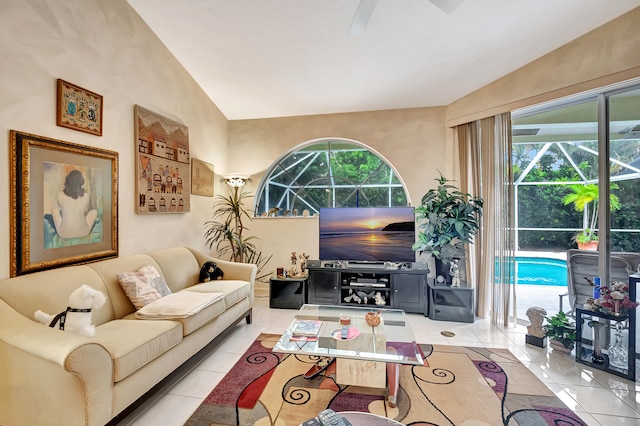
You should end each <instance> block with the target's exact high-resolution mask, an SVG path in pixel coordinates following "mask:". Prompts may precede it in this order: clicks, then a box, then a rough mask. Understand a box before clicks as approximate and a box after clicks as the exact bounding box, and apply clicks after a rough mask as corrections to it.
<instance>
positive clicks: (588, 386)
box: [119, 298, 640, 426]
mask: <svg viewBox="0 0 640 426" xmlns="http://www.w3.org/2000/svg"><path fill="white" fill-rule="evenodd" d="M268 305H269V302H268V299H267V298H257V299H256V304H255V306H254V309H253V323H252V324H251V325H247V324H246V323H245V322H244V321H243V322H241V323H240V324H239V325H238V326H236V331H235V332H234V333H233V334H231V335H230V336H229V337H228V338H227V339H226V340H225V341H224V342H223V343H222V344H221V345H220V346H219V347H218V348H217V349H216V350H215V351H214V352H212V353H211V355H209V356H208V357H207V358H206V359H205V360H204V361H203V362H202V363H200V364H199V365H198V366H197V367H196V368H195V369H194V370H193V371H192V372H191V373H189V374H188V375H187V376H186V377H185V378H184V379H182V380H181V381H180V382H178V383H177V384H176V385H174V386H173V387H172V388H170V389H168V390H167V391H166V392H163V393H162V395H160V396H159V398H158V399H157V400H156V401H155V402H154V403H153V404H151V405H149V406H148V407H145V406H144V405H143V406H142V407H140V409H138V410H136V411H135V412H133V413H131V415H129V416H128V417H127V418H126V419H124V420H123V421H122V422H120V423H119V425H134V426H146V425H160V424H161V425H182V424H184V422H185V421H186V420H187V419H188V418H189V417H190V416H191V414H192V413H193V412H194V411H195V409H196V408H197V407H198V406H199V405H200V403H201V402H202V400H203V399H204V398H205V397H206V396H207V395H208V394H209V392H210V391H211V390H212V389H213V388H214V387H215V386H216V384H217V383H218V382H219V381H220V379H222V377H223V376H224V375H225V373H226V372H227V371H228V370H229V369H230V368H231V367H232V366H233V364H234V363H235V362H236V361H237V360H238V359H239V358H240V356H241V355H242V354H243V353H244V351H245V350H246V349H247V348H248V347H249V345H250V344H251V342H253V341H254V340H255V338H256V337H257V336H258V335H259V334H260V333H278V334H280V333H282V332H283V331H284V329H285V328H286V327H287V325H288V324H289V323H290V322H291V319H292V318H293V315H294V314H295V312H296V311H295V310H289V309H269V307H268ZM408 317H409V321H410V324H411V327H412V328H413V332H414V334H415V336H416V339H417V341H418V342H420V343H434V344H438V343H440V344H448V345H467V346H485V347H502V348H507V349H509V350H510V351H511V352H512V353H513V354H514V355H516V357H517V358H518V359H519V360H520V361H521V362H522V363H523V364H524V365H526V366H527V367H528V368H529V369H530V370H531V371H532V372H533V373H534V374H535V375H536V376H537V377H538V378H539V379H540V380H541V381H542V382H543V383H545V384H546V385H547V386H548V387H549V388H550V389H551V390H552V391H553V392H554V393H555V394H556V395H558V397H559V398H560V399H562V401H563V402H564V403H565V404H566V405H567V406H568V407H569V408H571V409H572V410H574V411H575V412H576V413H577V414H578V415H579V416H580V417H581V418H582V419H583V420H584V421H585V423H587V424H588V425H590V426H609V425H616V426H624V425H640V382H635V383H634V382H631V381H629V380H624V379H622V378H619V377H617V376H614V375H612V374H608V373H605V372H602V371H599V370H594V369H591V368H589V367H587V366H586V365H583V364H579V363H576V362H575V360H574V358H573V356H567V355H560V354H557V353H553V352H552V351H551V349H550V348H544V349H542V348H537V347H535V346H531V345H527V344H525V333H526V327H524V326H517V327H515V328H505V329H500V328H498V327H495V326H492V325H491V324H490V322H489V320H478V319H476V321H475V322H474V323H473V324H467V323H454V322H444V321H431V320H429V319H428V318H425V317H424V316H423V315H420V314H408ZM444 330H448V331H453V332H454V333H455V336H454V337H451V338H447V337H444V336H442V335H441V334H440V332H441V331H444Z"/></svg>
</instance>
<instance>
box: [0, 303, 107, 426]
mask: <svg viewBox="0 0 640 426" xmlns="http://www.w3.org/2000/svg"><path fill="white" fill-rule="evenodd" d="M0 365H4V366H10V368H6V369H3V373H2V376H3V380H1V381H0V394H1V395H3V397H2V398H0V413H1V414H0V424H16V425H20V424H46V423H52V422H53V423H56V422H57V420H60V422H61V423H65V424H96V425H100V424H104V423H106V422H107V421H109V419H111V417H112V412H111V411H112V403H111V400H112V398H111V388H112V386H113V371H112V362H111V356H110V355H109V353H108V352H107V350H106V349H105V348H104V347H102V346H101V345H99V344H97V343H93V342H92V341H91V339H89V338H87V337H85V336H81V335H77V334H73V333H68V332H64V331H60V330H55V329H52V328H49V327H47V326H44V325H42V324H38V323H37V322H35V321H32V320H30V319H29V318H26V317H25V316H23V315H21V314H20V313H18V312H16V311H15V310H14V309H13V308H11V307H10V306H9V305H8V304H7V303H6V302H4V301H3V300H0ZM5 396H6V397H5ZM34 407H37V409H34ZM67 419H68V420H67Z"/></svg>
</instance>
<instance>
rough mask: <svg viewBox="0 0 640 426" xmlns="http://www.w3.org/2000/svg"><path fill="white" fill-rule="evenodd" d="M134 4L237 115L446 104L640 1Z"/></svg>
mask: <svg viewBox="0 0 640 426" xmlns="http://www.w3.org/2000/svg"><path fill="white" fill-rule="evenodd" d="M128 2H129V3H130V4H131V6H132V7H133V8H134V9H135V10H136V11H137V12H138V13H139V14H140V16H141V17H142V19H143V20H144V21H145V22H146V23H147V24H148V25H149V26H150V27H151V29H152V30H153V31H154V32H155V33H156V34H157V36H158V37H159V38H160V40H161V41H162V42H163V43H164V44H165V45H166V46H167V47H168V49H169V50H170V51H171V52H172V53H173V55H174V56H175V57H176V58H177V60H178V61H179V62H180V63H182V65H183V66H184V67H185V68H186V70H187V71H188V72H189V73H190V74H191V75H192V76H193V77H194V79H195V80H196V81H197V82H198V84H199V85H200V86H201V87H202V88H203V89H204V91H205V92H206V93H207V94H208V96H209V97H210V98H211V100H212V101H213V102H214V103H215V104H216V105H217V106H218V107H219V108H220V110H221V111H222V113H223V114H224V115H225V116H226V117H227V118H228V119H231V120H235V119H249V118H267V117H281V116H297V115H311V114H327V113H341V112H355V111H373V110H387V109H398V108H415V107H428V106H441V105H448V104H450V103H451V102H453V101H455V100H457V99H459V98H461V97H463V96H464V95H466V94H468V93H470V92H472V91H474V90H476V89H478V88H480V87H482V86H485V85H486V84H488V83H490V82H492V81H494V80H496V79H498V78H500V77H502V76H504V75H506V74H508V73H509V72H511V71H513V70H515V69H517V68H519V67H521V66H523V65H525V64H527V63H529V62H531V61H533V60H535V59H536V58H539V57H540V56H542V55H544V54H546V53H548V52H550V51H552V50H554V49H556V48H558V47H560V46H562V45H564V44H566V43H567V42H569V41H571V40H574V39H575V38H577V37H579V36H581V35H583V34H585V33H587V32H589V31H591V30H593V29H595V28H597V27H599V26H600V25H602V24H604V23H606V22H608V21H610V20H612V19H614V18H616V17H617V16H619V15H622V14H624V13H626V12H627V11H629V10H631V9H633V8H635V7H638V6H640V0H615V1H613V0H562V1H558V0H128ZM361 3H363V4H362V6H361V7H365V8H369V9H370V17H369V18H368V19H364V24H363V25H361V27H362V28H360V31H358V28H355V27H353V26H352V21H353V19H354V17H355V16H358V18H357V19H360V20H362V18H363V17H364V18H367V16H368V13H367V12H368V11H367V10H365V11H362V10H361V11H360V12H357V10H358V6H359V5H360V4H361ZM447 6H450V7H447ZM354 25H357V24H354ZM357 32H360V34H359V35H356V34H355V33H357Z"/></svg>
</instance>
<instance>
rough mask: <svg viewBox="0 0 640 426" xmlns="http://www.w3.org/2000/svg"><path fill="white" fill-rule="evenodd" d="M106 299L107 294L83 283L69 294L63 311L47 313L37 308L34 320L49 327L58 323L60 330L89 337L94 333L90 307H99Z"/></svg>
mask: <svg viewBox="0 0 640 426" xmlns="http://www.w3.org/2000/svg"><path fill="white" fill-rule="evenodd" d="M106 301H107V296H105V295H104V293H103V292H101V291H98V290H95V289H93V288H91V287H89V286H88V285H87V284H83V285H82V287H80V288H78V289H75V290H74V291H73V292H72V293H71V295H69V300H68V305H67V309H66V310H65V311H63V312H61V313H59V314H58V315H49V314H47V313H45V312H42V311H40V310H37V311H36V312H35V314H34V317H35V319H36V321H38V322H40V323H42V324H45V325H48V326H49V327H55V326H56V324H57V323H60V326H59V328H60V330H65V331H69V332H71V333H77V334H82V335H85V336H89V337H91V336H93V335H95V334H96V329H95V326H94V325H93V324H92V323H91V309H97V308H99V307H100V306H102V305H104V304H105V302H106Z"/></svg>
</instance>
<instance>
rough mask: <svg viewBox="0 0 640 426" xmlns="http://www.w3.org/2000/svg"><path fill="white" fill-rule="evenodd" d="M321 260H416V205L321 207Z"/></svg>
mask: <svg viewBox="0 0 640 426" xmlns="http://www.w3.org/2000/svg"><path fill="white" fill-rule="evenodd" d="M319 222H320V260H346V261H362V262H386V261H388V262H398V263H400V262H414V261H415V254H414V252H413V250H412V249H411V246H412V245H413V243H414V242H415V213H414V211H413V207H360V208H321V209H320V219H319Z"/></svg>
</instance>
